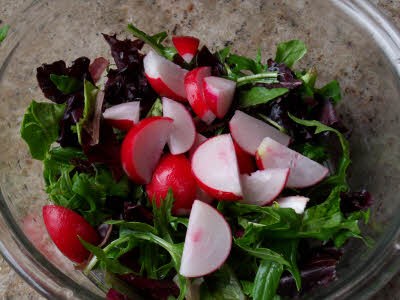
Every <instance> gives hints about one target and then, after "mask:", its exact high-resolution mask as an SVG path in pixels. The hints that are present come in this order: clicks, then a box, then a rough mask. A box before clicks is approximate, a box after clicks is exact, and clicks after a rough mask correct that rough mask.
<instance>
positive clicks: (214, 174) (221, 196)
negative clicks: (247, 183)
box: [192, 134, 242, 201]
mask: <svg viewBox="0 0 400 300" xmlns="http://www.w3.org/2000/svg"><path fill="white" fill-rule="evenodd" d="M192 172H193V175H194V177H195V179H196V181H197V184H198V185H199V187H200V188H201V189H203V190H204V191H205V192H206V193H207V194H208V195H210V196H212V197H214V198H215V199H218V200H231V201H235V200H239V199H241V198H242V189H241V186H240V179H239V168H238V163H237V160H236V154H235V147H234V146H233V142H232V138H231V136H230V135H229V134H223V135H218V136H215V137H212V138H210V139H208V140H207V141H205V142H204V143H203V144H201V145H200V146H199V147H198V148H197V150H196V151H195V153H194V155H193V157H192Z"/></svg>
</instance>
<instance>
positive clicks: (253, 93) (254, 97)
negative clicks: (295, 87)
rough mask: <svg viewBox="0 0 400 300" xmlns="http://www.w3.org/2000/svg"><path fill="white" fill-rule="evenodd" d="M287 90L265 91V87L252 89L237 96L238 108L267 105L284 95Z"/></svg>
mask: <svg viewBox="0 0 400 300" xmlns="http://www.w3.org/2000/svg"><path fill="white" fill-rule="evenodd" d="M288 91H289V90H288V89H285V88H275V89H267V88H265V87H252V88H251V89H250V90H248V91H241V92H240V94H239V107H241V108H245V107H250V106H254V105H257V104H263V103H267V102H269V101H270V100H272V99H275V98H276V97H279V96H281V95H283V94H286V93H287V92H288Z"/></svg>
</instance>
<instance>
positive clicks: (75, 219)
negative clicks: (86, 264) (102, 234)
mask: <svg viewBox="0 0 400 300" xmlns="http://www.w3.org/2000/svg"><path fill="white" fill-rule="evenodd" d="M43 220H44V224H45V225H46V228H47V232H48V233H49V235H50V237H51V239H52V240H53V242H54V244H56V246H57V248H58V249H59V250H60V251H61V252H62V253H63V254H64V255H65V256H66V257H68V258H69V259H70V260H72V261H74V262H77V263H82V262H83V261H84V260H85V259H87V258H88V257H89V254H90V252H89V251H88V250H87V249H86V248H85V246H83V244H82V243H81V241H80V240H79V238H78V236H79V237H81V239H83V240H84V241H85V242H88V243H90V244H92V245H97V244H98V243H99V236H98V234H97V231H96V230H95V229H94V228H93V227H92V226H90V224H89V223H88V222H87V221H86V220H85V219H84V218H83V217H82V216H80V215H78V214H77V213H76V212H74V211H73V210H70V209H69V208H66V207H62V206H58V205H46V206H44V207H43Z"/></svg>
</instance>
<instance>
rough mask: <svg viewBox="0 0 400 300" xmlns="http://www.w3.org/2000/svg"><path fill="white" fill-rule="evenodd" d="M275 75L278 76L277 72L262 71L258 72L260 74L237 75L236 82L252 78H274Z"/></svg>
mask: <svg viewBox="0 0 400 300" xmlns="http://www.w3.org/2000/svg"><path fill="white" fill-rule="evenodd" d="M276 77H278V72H264V73H260V74H255V75H249V76H243V77H239V78H238V79H237V80H236V81H237V82H238V83H240V82H243V81H251V80H253V79H260V78H276Z"/></svg>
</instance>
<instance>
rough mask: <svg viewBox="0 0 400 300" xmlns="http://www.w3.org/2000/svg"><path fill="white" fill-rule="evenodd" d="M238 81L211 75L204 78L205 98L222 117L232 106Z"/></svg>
mask: <svg viewBox="0 0 400 300" xmlns="http://www.w3.org/2000/svg"><path fill="white" fill-rule="evenodd" d="M235 89H236V82H234V81H232V80H228V79H225V78H221V77H215V76H209V77H206V78H204V79H203V91H204V99H205V100H206V104H207V106H208V107H209V108H210V109H211V111H212V112H213V113H214V114H215V115H216V116H217V117H218V118H220V119H222V118H223V117H225V115H226V113H227V112H228V110H229V108H230V107H231V104H232V100H233V95H234V94H235Z"/></svg>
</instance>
